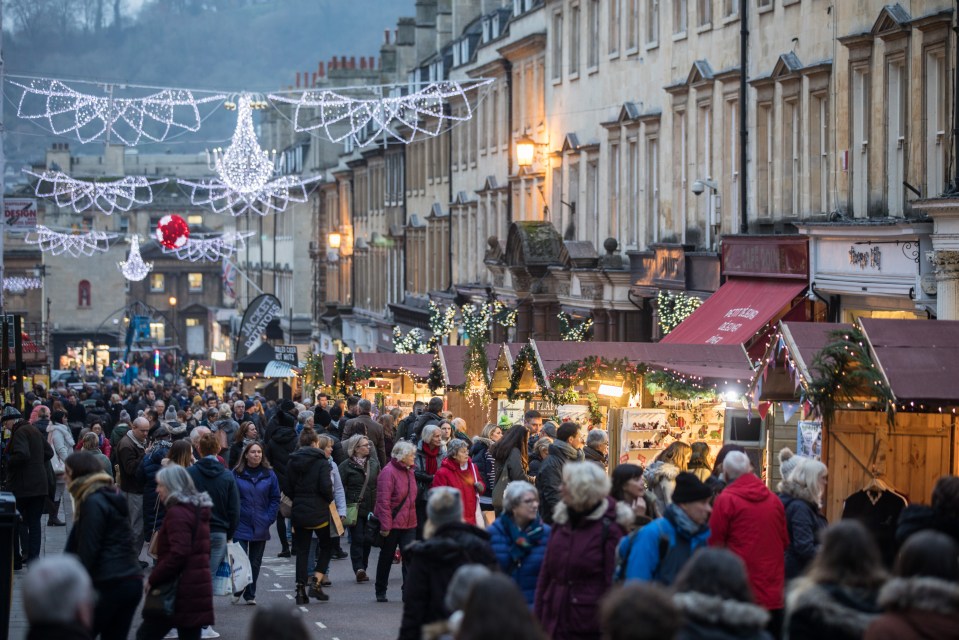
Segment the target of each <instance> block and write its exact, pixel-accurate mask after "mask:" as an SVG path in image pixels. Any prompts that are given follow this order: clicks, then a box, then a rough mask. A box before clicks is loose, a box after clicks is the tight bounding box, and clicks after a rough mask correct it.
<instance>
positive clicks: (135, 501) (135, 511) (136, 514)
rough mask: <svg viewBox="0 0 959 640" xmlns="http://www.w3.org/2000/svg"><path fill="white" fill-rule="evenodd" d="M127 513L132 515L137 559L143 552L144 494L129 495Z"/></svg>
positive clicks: (131, 525)
mask: <svg viewBox="0 0 959 640" xmlns="http://www.w3.org/2000/svg"><path fill="white" fill-rule="evenodd" d="M126 496H127V511H128V512H129V514H130V528H131V529H133V549H134V551H136V552H137V557H139V556H140V552H141V551H142V550H143V494H142V493H128V494H126Z"/></svg>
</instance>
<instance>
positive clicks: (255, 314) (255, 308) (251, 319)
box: [235, 293, 282, 360]
mask: <svg viewBox="0 0 959 640" xmlns="http://www.w3.org/2000/svg"><path fill="white" fill-rule="evenodd" d="M281 308H282V307H281V306H280V301H279V300H278V299H277V298H276V296H274V295H270V294H269V293H264V294H262V295H259V296H257V297H256V298H254V300H253V302H251V303H250V306H248V307H247V308H246V313H244V314H243V321H242V322H241V323H240V336H239V339H238V340H237V354H236V355H237V357H236V358H235V359H236V360H239V359H240V357H241V354H240V353H239V350H240V345H241V344H242V346H243V347H244V348H245V350H246V351H247V352H249V351H250V349H252V348H253V345H255V344H256V343H257V341H258V340H259V339H260V336H262V335H263V332H264V331H266V325H268V324H270V321H271V320H273V318H275V317H276V316H277V315H279V313H280V309H281Z"/></svg>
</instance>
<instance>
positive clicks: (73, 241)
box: [23, 224, 118, 258]
mask: <svg viewBox="0 0 959 640" xmlns="http://www.w3.org/2000/svg"><path fill="white" fill-rule="evenodd" d="M117 237H118V235H117V234H115V233H108V232H106V231H95V230H94V231H87V232H86V233H60V232H59V231H53V230H52V229H50V228H48V227H45V226H43V225H42V224H38V225H37V228H36V229H34V230H32V231H30V232H29V233H27V235H26V237H25V238H24V239H23V241H24V242H26V243H27V244H35V245H37V246H39V248H40V250H41V251H44V252H46V253H50V254H51V255H55V256H58V255H62V254H67V255H71V256H73V257H74V258H79V257H80V256H88V257H89V256H92V255H93V254H94V253H104V252H106V251H107V250H108V249H109V248H110V240H114V239H116V238H117Z"/></svg>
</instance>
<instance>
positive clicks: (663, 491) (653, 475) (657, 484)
mask: <svg viewBox="0 0 959 640" xmlns="http://www.w3.org/2000/svg"><path fill="white" fill-rule="evenodd" d="M678 475H679V467H677V466H676V465H674V464H673V463H671V462H654V463H652V464H651V465H649V466H648V467H646V471H645V472H643V479H645V480H646V490H647V491H651V492H652V493H653V495H654V496H655V497H656V501H657V502H658V503H659V505H660V508H661V509H665V508H666V507H668V506H669V505H671V504H672V503H673V491H674V490H675V489H676V476H678Z"/></svg>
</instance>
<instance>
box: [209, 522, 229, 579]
mask: <svg viewBox="0 0 959 640" xmlns="http://www.w3.org/2000/svg"><path fill="white" fill-rule="evenodd" d="M224 560H226V531H211V532H210V580H215V579H216V570H217V569H219V568H220V563H221V562H223V561H224Z"/></svg>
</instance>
